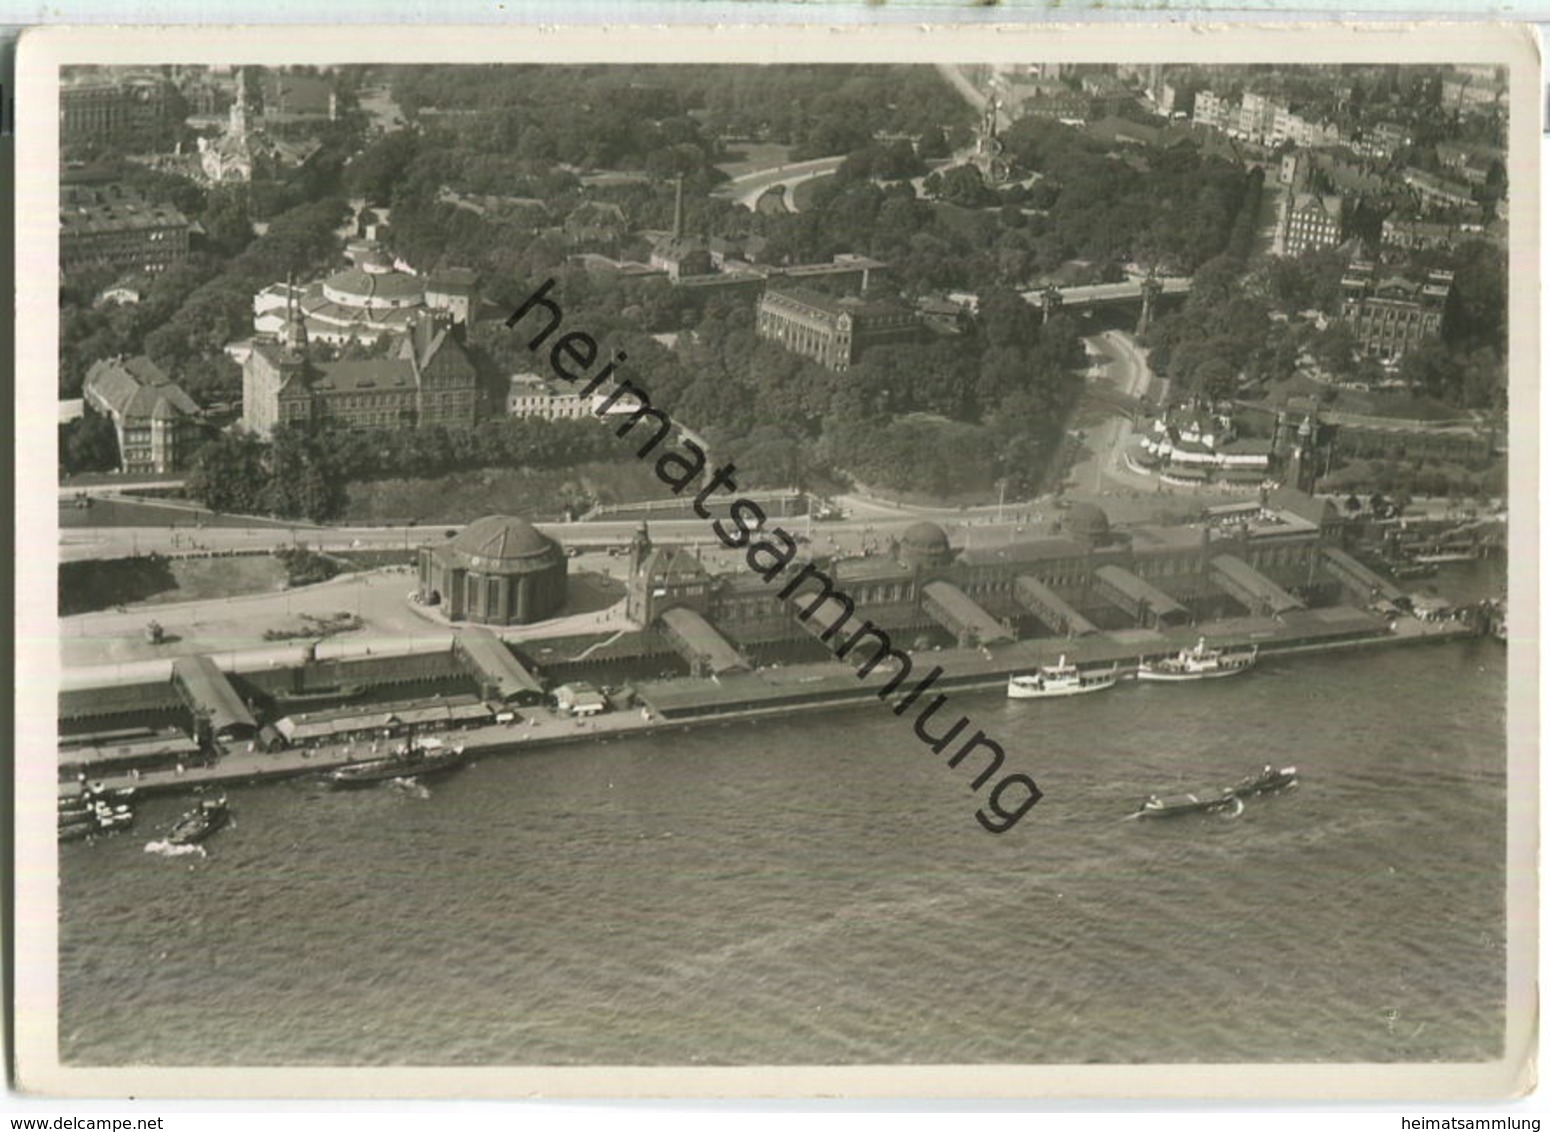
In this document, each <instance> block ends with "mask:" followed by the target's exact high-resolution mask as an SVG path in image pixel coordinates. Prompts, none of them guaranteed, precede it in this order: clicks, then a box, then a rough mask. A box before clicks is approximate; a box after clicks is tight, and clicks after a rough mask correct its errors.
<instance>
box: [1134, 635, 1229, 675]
mask: <svg viewBox="0 0 1550 1132" xmlns="http://www.w3.org/2000/svg"><path fill="white" fill-rule="evenodd" d="M1258 660H1259V647H1258V646H1257V645H1251V646H1249V647H1248V648H1246V649H1231V650H1229V649H1211V648H1207V647H1206V639H1205V638H1204V637H1201V638H1200V640H1199V642H1197V643H1196V645H1195V647H1194V648H1192V649H1180V650H1179V651H1178V652H1177V653H1175V654H1173V655H1172V656H1165V657H1159V658H1157V659H1154V660H1145V659H1143V660H1142V661H1141V666H1140V668H1139V669H1137V671H1136V676H1137V677H1138V678H1139V679H1142V680H1171V681H1180V680H1218V679H1220V678H1222V677H1223V676H1238V675H1240V674H1242V673H1244V672H1247V671H1248V670H1249V669H1251V668H1253V667H1254V665H1255V663H1256V662H1257V661H1258Z"/></svg>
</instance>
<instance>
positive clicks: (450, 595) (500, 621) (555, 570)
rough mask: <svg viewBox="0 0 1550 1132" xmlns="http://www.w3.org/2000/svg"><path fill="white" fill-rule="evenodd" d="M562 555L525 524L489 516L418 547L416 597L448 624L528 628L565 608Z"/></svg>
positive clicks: (559, 548) (509, 518)
mask: <svg viewBox="0 0 1550 1132" xmlns="http://www.w3.org/2000/svg"><path fill="white" fill-rule="evenodd" d="M566 569H567V562H566V558H565V551H564V549H563V548H562V547H561V546H560V544H559V543H558V542H556V541H555V540H554V539H552V538H549V537H548V536H547V535H544V534H542V533H540V532H539V531H538V530H537V529H536V528H535V527H534V526H533V525H532V524H531V523H529V522H527V521H526V520H525V519H518V518H515V517H513V516H510V515H487V516H485V517H484V518H483V519H480V520H478V521H477V522H475V523H471V524H469V525H468V526H467V527H465V528H464V529H463V531H462V532H461V533H459V534H458V535H457V536H456V537H454V538H453V539H452V540H451V541H449V542H446V543H443V544H441V545H439V546H422V547H421V548H420V558H419V572H420V586H419V592H418V597H419V599H420V601H421V602H423V603H424V604H426V605H432V606H439V607H440V608H441V610H442V611H443V613H444V614H445V615H446V617H447V619H448V620H449V621H472V622H476V623H478V624H483V625H527V624H530V623H532V622H534V621H542V620H544V619H546V618H549V617H553V616H554V615H555V614H556V613H558V612H559V611H560V609H561V608H562V607H563V606H564V605H565V575H566Z"/></svg>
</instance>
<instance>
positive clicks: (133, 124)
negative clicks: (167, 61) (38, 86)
mask: <svg viewBox="0 0 1550 1132" xmlns="http://www.w3.org/2000/svg"><path fill="white" fill-rule="evenodd" d="M92 71H93V72H99V73H94V74H92V75H89V76H84V77H80V78H78V79H77V80H74V81H72V80H68V79H67V80H66V81H65V82H64V83H63V84H62V85H61V86H60V88H59V140H60V141H61V142H62V143H64V144H65V145H69V144H71V143H74V142H115V143H118V144H123V145H139V144H143V143H146V142H149V141H152V140H154V138H155V135H156V134H157V133H158V132H160V131H163V130H164V129H165V128H166V127H167V126H168V125H170V124H171V123H172V122H173V121H174V119H175V114H176V112H177V107H178V93H177V90H176V89H175V88H174V87H173V85H172V84H171V83H170V82H168V81H167V80H166V79H164V78H162V77H161V76H159V75H149V74H126V75H122V76H120V77H110V78H103V77H101V76H100V68H92Z"/></svg>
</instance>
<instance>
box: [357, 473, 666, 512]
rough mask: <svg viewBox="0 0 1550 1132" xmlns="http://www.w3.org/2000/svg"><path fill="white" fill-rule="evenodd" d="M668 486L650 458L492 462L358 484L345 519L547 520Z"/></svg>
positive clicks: (648, 495)
mask: <svg viewBox="0 0 1550 1132" xmlns="http://www.w3.org/2000/svg"><path fill="white" fill-rule="evenodd" d="M667 495H668V491H667V489H666V488H665V487H663V486H662V481H661V480H659V479H657V477H656V475H655V474H654V473H653V472H652V470H651V465H650V464H649V463H648V462H646V461H636V460H629V461H625V462H621V463H612V464H601V463H591V464H583V465H581V466H580V467H576V468H566V469H557V470H553V471H532V470H529V469H522V470H514V469H510V468H486V469H484V470H482V471H472V472H455V473H453V474H451V475H446V476H438V477H437V478H435V479H391V480H373V481H371V482H368V483H352V484H351V485H350V487H349V499H348V502H347V503H346V505H345V512H344V514H343V515H342V516H341V517H340V518H339V520H338V522H339V523H341V524H345V525H348V524H351V523H362V524H371V523H382V524H386V525H395V524H398V523H406V522H409V521H411V520H412V521H414V522H418V523H431V524H438V523H447V524H453V525H455V524H461V523H468V522H471V521H473V520H474V519H478V518H481V517H483V516H485V515H520V516H522V517H523V518H525V519H531V520H534V521H539V522H556V521H560V520H563V519H564V518H565V510H564V509H565V505H566V503H567V502H587V503H590V502H594V501H595V502H602V503H633V502H635V501H637V500H642V499H663V498H666V497H667Z"/></svg>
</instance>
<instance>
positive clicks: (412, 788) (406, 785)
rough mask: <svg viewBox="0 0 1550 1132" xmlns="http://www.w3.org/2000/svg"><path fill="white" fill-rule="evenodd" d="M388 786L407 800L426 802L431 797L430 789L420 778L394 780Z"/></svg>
mask: <svg viewBox="0 0 1550 1132" xmlns="http://www.w3.org/2000/svg"><path fill="white" fill-rule="evenodd" d="M388 785H389V786H391V787H392V788H393V790H394V791H396V792H397V793H399V794H402V795H404V796H405V797H407V798H419V799H420V800H421V801H424V800H425V799H427V798H429V797H430V796H431V792H430V790H429V788H427V787H426V786H425V784H424V783H422V782H421V781H420V780H419V779H418V778H413V777H409V778H394V779H391V780H390V781H389V782H388Z"/></svg>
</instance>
